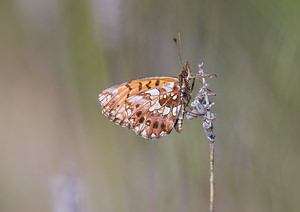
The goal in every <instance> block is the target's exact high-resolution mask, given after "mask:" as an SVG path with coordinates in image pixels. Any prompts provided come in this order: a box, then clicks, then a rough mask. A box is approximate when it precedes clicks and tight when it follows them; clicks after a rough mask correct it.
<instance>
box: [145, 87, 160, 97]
mask: <svg viewBox="0 0 300 212" xmlns="http://www.w3.org/2000/svg"><path fill="white" fill-rule="evenodd" d="M145 93H149V94H150V95H152V96H158V95H159V91H158V90H157V89H150V90H148V91H145Z"/></svg>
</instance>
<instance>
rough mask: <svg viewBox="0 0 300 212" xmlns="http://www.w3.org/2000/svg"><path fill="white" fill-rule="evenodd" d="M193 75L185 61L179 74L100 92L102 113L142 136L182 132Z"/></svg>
mask: <svg viewBox="0 0 300 212" xmlns="http://www.w3.org/2000/svg"><path fill="white" fill-rule="evenodd" d="M193 85H194V78H193V77H192V76H191V73H190V71H189V65H188V62H186V64H185V65H184V66H183V68H182V71H181V73H180V74H179V76H178V77H151V78H143V79H138V80H133V81H129V82H125V83H122V84H120V85H115V86H113V87H111V88H108V89H106V90H104V91H102V92H101V93H100V94H99V101H100V104H101V106H102V113H103V114H104V115H106V116H107V117H108V118H109V119H110V120H111V121H113V122H114V123H116V124H118V125H121V126H124V127H127V128H129V129H132V130H134V131H135V132H136V133H137V134H138V135H140V136H142V137H144V138H150V139H152V138H160V137H161V136H164V135H167V134H169V133H170V132H171V130H172V129H173V127H174V128H175V130H176V131H177V132H181V130H182V124H183V118H184V111H185V107H186V106H187V105H188V103H189V101H190V99H191V92H192V90H193Z"/></svg>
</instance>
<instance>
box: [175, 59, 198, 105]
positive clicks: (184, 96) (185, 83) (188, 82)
mask: <svg viewBox="0 0 300 212" xmlns="http://www.w3.org/2000/svg"><path fill="white" fill-rule="evenodd" d="M178 79H179V81H180V84H181V92H180V93H181V101H182V103H183V105H184V107H185V106H186V105H187V104H188V103H189V102H190V100H191V93H192V90H193V87H194V82H195V81H194V78H193V77H192V75H191V72H190V68H189V63H188V62H186V63H185V65H184V66H183V67H182V71H181V73H180V74H179V77H178Z"/></svg>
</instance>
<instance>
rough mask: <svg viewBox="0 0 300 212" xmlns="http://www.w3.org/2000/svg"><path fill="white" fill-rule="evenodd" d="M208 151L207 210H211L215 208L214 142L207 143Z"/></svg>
mask: <svg viewBox="0 0 300 212" xmlns="http://www.w3.org/2000/svg"><path fill="white" fill-rule="evenodd" d="M209 152H210V163H209V164H210V166H209V173H210V178H209V182H210V198H209V211H210V212H213V211H214V209H215V175H214V165H215V164H214V159H215V158H214V157H215V156H214V154H215V150H214V142H210V143H209Z"/></svg>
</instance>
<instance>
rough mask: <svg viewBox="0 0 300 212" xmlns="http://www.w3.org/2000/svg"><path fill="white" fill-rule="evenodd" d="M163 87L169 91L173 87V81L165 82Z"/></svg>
mask: <svg viewBox="0 0 300 212" xmlns="http://www.w3.org/2000/svg"><path fill="white" fill-rule="evenodd" d="M163 88H164V89H165V90H166V91H167V92H171V91H172V90H173V88H174V82H169V83H166V84H165V85H164V86H163Z"/></svg>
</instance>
